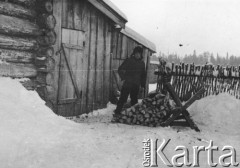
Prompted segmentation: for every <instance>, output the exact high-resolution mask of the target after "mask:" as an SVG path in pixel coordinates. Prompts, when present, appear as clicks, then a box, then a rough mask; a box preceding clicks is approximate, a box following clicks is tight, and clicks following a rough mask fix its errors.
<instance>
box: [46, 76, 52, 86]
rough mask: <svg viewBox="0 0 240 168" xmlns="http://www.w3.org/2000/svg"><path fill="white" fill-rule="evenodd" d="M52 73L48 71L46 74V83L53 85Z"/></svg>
mask: <svg viewBox="0 0 240 168" xmlns="http://www.w3.org/2000/svg"><path fill="white" fill-rule="evenodd" d="M53 78H54V75H53V73H48V74H47V76H46V84H47V85H50V86H52V85H53Z"/></svg>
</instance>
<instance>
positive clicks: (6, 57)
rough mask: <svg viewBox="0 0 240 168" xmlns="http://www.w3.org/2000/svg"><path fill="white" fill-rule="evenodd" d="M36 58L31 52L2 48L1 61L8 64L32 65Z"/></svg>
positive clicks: (0, 52)
mask: <svg viewBox="0 0 240 168" xmlns="http://www.w3.org/2000/svg"><path fill="white" fill-rule="evenodd" d="M34 58H35V54H34V53H31V52H26V51H18V50H7V49H1V48H0V59H1V60H3V61H6V62H16V63H31V62H33V60H34Z"/></svg>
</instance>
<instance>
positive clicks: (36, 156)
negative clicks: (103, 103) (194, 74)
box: [0, 78, 240, 168]
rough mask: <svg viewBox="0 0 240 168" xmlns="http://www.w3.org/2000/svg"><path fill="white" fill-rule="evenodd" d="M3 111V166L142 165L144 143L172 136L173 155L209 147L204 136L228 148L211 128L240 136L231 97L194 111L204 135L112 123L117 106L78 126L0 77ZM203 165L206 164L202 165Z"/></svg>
mask: <svg viewBox="0 0 240 168" xmlns="http://www.w3.org/2000/svg"><path fill="white" fill-rule="evenodd" d="M0 107H1V108H0V149H1V150H0V167H1V168H2V167H3V168H43V167H44V168H98V167H99V168H100V167H104V168H112V167H115V168H123V167H129V168H136V167H142V158H143V151H142V141H143V139H146V138H153V139H155V138H158V139H163V138H165V139H166V138H171V144H170V145H169V146H168V148H169V149H170V148H171V149H172V150H166V155H170V156H171V155H173V154H172V151H174V150H173V149H174V148H175V146H174V144H181V145H186V146H191V145H192V144H194V145H198V144H199V143H200V144H202V143H204V142H200V141H199V139H201V138H202V137H203V138H204V139H205V140H209V139H213V140H219V139H221V141H219V143H221V144H225V143H227V141H226V140H225V138H224V136H225V135H223V134H218V133H216V132H214V133H205V131H206V130H208V128H210V130H212V131H215V130H218V131H222V132H224V131H226V133H227V132H228V133H229V132H230V130H232V132H231V133H238V134H239V132H237V128H236V127H237V126H239V125H237V124H239V123H240V122H239V119H238V118H240V117H239V114H240V113H239V109H240V108H239V100H236V99H235V98H233V97H231V96H228V95H225V94H224V95H219V96H212V97H208V98H204V99H202V100H200V101H198V102H196V103H195V104H194V105H193V106H192V107H191V109H192V110H191V112H192V114H193V117H194V120H195V121H196V122H197V124H198V125H199V126H200V127H201V128H202V130H203V131H202V132H201V133H197V132H195V131H193V130H191V129H189V128H188V129H184V130H181V129H178V130H179V131H176V129H174V128H170V127H168V128H161V127H157V128H146V127H141V126H129V125H123V124H111V123H110V122H109V121H110V120H111V114H112V111H113V109H114V108H115V106H114V105H111V104H109V105H108V108H107V109H102V110H98V111H94V112H92V113H90V114H89V115H87V116H88V121H87V122H86V121H85V119H84V118H85V117H86V116H85V117H83V118H79V121H80V123H75V122H73V121H71V120H67V119H65V118H63V117H60V116H57V115H55V114H54V113H53V112H52V111H51V110H50V109H49V108H48V107H46V106H45V102H44V101H43V100H42V99H41V98H40V97H39V96H38V94H37V93H36V92H34V91H27V90H26V89H25V88H24V87H23V86H22V85H21V84H20V83H19V82H18V81H17V80H13V79H10V78H0ZM214 116H216V117H215V118H214ZM77 120H78V119H77V118H75V121H77ZM237 121H238V122H237ZM238 128H239V127H238ZM233 131H235V132H233ZM219 137H221V138H219ZM229 137H232V138H231V143H230V144H233V145H234V146H235V147H237V150H238V149H240V147H239V146H237V145H238V144H239V136H238V137H235V136H231V135H229ZM228 142H229V141H228ZM201 165H203V166H205V165H206V163H205V162H204V161H202V162H201ZM159 167H162V165H159ZM205 167H206V166H205Z"/></svg>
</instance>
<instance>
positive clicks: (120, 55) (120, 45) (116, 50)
mask: <svg viewBox="0 0 240 168" xmlns="http://www.w3.org/2000/svg"><path fill="white" fill-rule="evenodd" d="M136 46H142V47H143V61H144V62H145V66H146V70H147V71H146V73H147V74H146V75H147V79H146V87H145V88H146V90H145V93H143V94H142V95H139V98H142V97H144V96H145V95H146V94H147V93H148V83H149V78H148V76H149V72H148V70H149V61H150V56H151V54H152V53H151V51H150V50H149V49H148V48H146V47H145V46H143V45H141V44H140V43H138V42H137V41H135V40H133V39H131V38H129V37H127V36H126V35H125V34H123V33H121V32H119V31H117V30H115V31H114V32H113V35H112V52H111V53H112V71H113V72H112V73H114V74H113V75H115V76H113V75H112V81H113V82H112V89H111V93H112V94H115V93H116V92H115V91H116V90H118V88H121V87H122V84H123V82H122V81H121V79H120V77H119V75H118V67H119V66H120V65H121V64H122V63H123V61H124V60H125V59H127V58H128V57H129V56H130V55H131V54H132V52H133V49H134V48H135V47H136ZM113 97H114V96H113Z"/></svg>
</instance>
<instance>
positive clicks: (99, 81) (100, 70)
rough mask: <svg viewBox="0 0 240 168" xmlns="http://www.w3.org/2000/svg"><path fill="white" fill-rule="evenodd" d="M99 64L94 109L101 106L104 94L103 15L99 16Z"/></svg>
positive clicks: (97, 59) (97, 58)
mask: <svg viewBox="0 0 240 168" xmlns="http://www.w3.org/2000/svg"><path fill="white" fill-rule="evenodd" d="M97 29H98V31H97V33H98V34H97V57H96V61H97V66H96V83H95V85H96V92H95V104H96V106H95V107H94V109H99V108H101V104H102V95H103V61H105V60H103V59H104V37H103V31H104V20H103V17H102V15H99V16H98V26H97Z"/></svg>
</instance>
